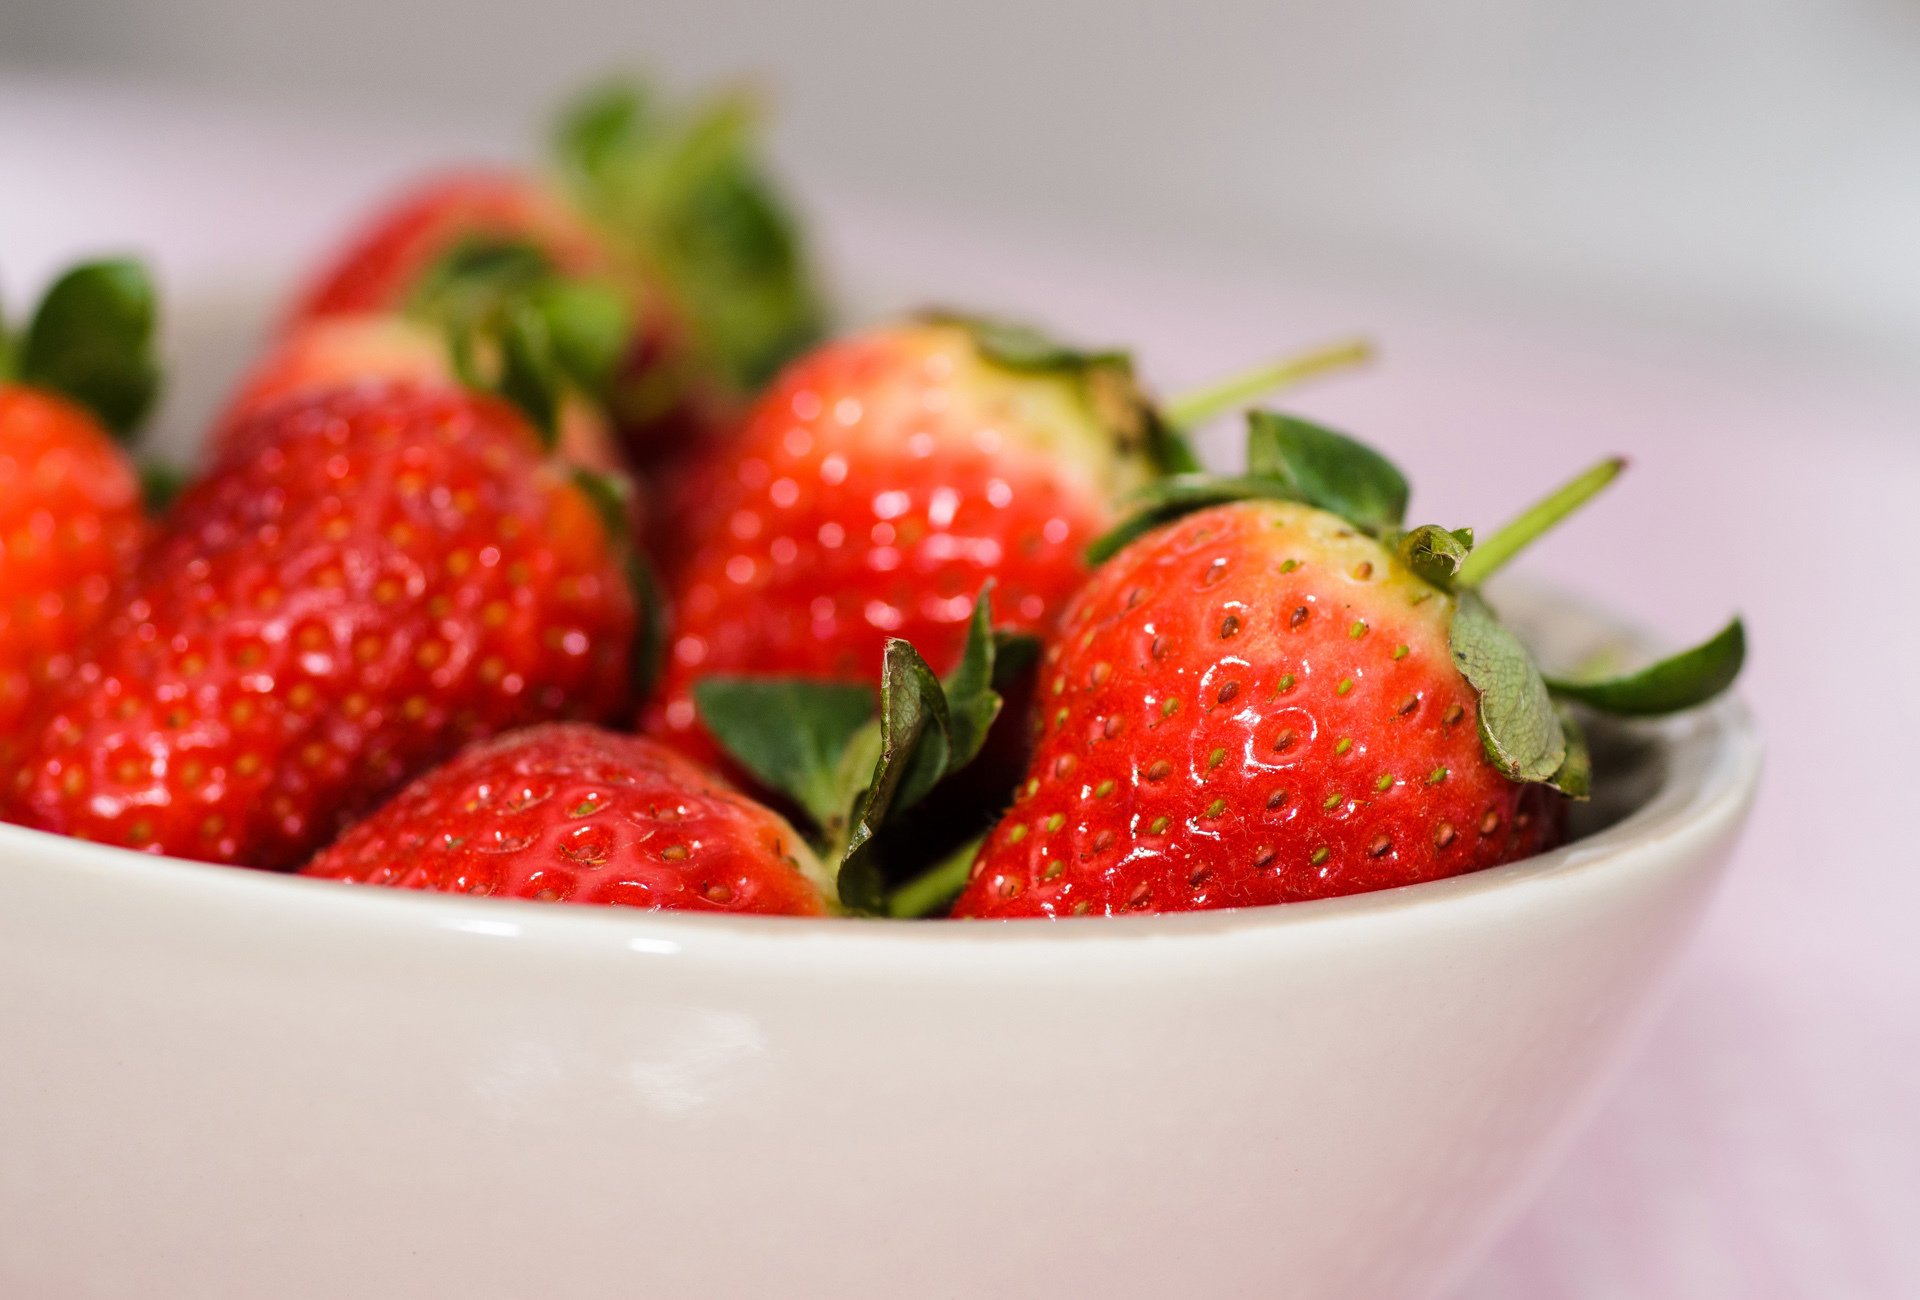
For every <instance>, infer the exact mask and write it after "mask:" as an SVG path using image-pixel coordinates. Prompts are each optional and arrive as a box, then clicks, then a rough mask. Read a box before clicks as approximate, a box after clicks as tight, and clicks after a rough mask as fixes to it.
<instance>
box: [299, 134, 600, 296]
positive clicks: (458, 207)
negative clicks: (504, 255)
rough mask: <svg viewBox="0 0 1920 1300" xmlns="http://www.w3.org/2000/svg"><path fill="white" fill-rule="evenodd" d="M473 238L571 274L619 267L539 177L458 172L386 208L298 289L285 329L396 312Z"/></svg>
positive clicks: (594, 234)
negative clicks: (523, 251) (517, 248)
mask: <svg viewBox="0 0 1920 1300" xmlns="http://www.w3.org/2000/svg"><path fill="white" fill-rule="evenodd" d="M473 240H485V241H488V242H508V241H511V242H517V243H524V244H527V245H529V246H531V247H533V248H537V249H539V250H540V251H541V252H542V253H543V254H544V255H545V256H546V257H547V258H548V259H549V260H550V261H551V262H552V264H553V265H554V266H555V267H556V268H557V269H558V270H559V271H560V272H561V273H562V274H565V275H570V276H580V277H589V276H596V275H604V274H607V273H608V272H610V271H611V270H612V268H613V255H612V252H611V250H610V249H609V248H608V247H607V245H606V243H605V241H603V240H602V239H601V237H600V236H599V234H598V233H597V232H596V231H595V230H594V229H593V228H592V227H591V226H590V225H588V224H587V223H586V221H585V220H584V219H582V218H581V217H580V216H579V215H578V214H577V213H575V212H574V211H573V210H572V208H571V207H569V206H568V205H567V204H566V203H564V202H563V201H562V200H561V199H560V198H559V197H558V196H557V195H555V194H554V193H553V192H551V191H550V190H549V189H548V188H547V187H546V186H544V185H542V184H540V183H539V182H538V181H536V180H534V179H533V178H531V177H528V176H522V175H519V174H517V173H514V172H507V171H485V170H474V171H465V172H453V173H449V174H447V175H444V176H436V177H431V178H429V179H427V180H425V181H422V182H420V183H419V184H417V185H415V186H414V187H412V188H411V189H409V190H407V191H405V192H404V193H402V194H401V195H399V196H398V197H397V198H395V199H394V200H392V201H391V202H389V203H388V204H387V205H386V206H385V207H383V208H381V209H380V210H379V211H378V212H377V213H376V214H375V215H374V217H373V218H372V219H371V220H370V221H368V222H367V223H366V225H365V226H364V227H363V228H362V229H360V230H359V231H357V232H356V233H355V234H354V235H353V236H352V237H351V238H350V239H348V240H347V242H346V244H345V245H344V246H343V247H342V248H341V249H340V250H339V251H338V252H336V253H335V254H334V255H333V257H332V258H331V259H330V260H329V261H328V262H327V263H326V264H325V265H324V266H322V267H321V269H320V270H319V272H318V273H316V274H315V275H314V277H313V279H312V281H311V283H309V284H308V285H307V286H306V288H304V289H303V290H301V292H300V293H299V295H298V297H297V299H296V301H295V305H294V308H293V311H292V312H291V313H290V314H289V319H288V323H289V325H291V326H298V325H304V324H307V323H309V322H312V321H315V320H320V319H324V318H328V317H334V316H360V315H386V314H393V313H397V312H399V311H401V310H402V309H403V308H404V307H405V306H406V304H407V302H408V300H409V299H410V298H411V297H412V296H413V293H414V290H415V289H417V288H418V287H419V286H420V283H421V282H422V281H423V280H425V279H426V278H427V277H428V275H429V273H430V272H431V271H432V269H433V268H434V266H435V265H436V264H438V263H439V262H440V261H441V259H443V258H444V257H446V256H447V254H449V253H450V252H452V251H453V250H454V249H456V248H458V247H459V246H460V245H461V244H463V243H467V242H469V241H473Z"/></svg>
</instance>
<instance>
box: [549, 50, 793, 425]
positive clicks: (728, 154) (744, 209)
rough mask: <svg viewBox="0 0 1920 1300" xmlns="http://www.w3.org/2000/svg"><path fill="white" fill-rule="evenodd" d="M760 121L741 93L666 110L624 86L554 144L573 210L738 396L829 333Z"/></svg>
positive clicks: (592, 98)
mask: <svg viewBox="0 0 1920 1300" xmlns="http://www.w3.org/2000/svg"><path fill="white" fill-rule="evenodd" d="M758 118H759V113H758V111H757V107H756V105H755V104H754V102H753V101H752V99H751V97H749V96H747V95H744V94H733V95H727V96H722V97H719V98H716V99H713V100H710V101H708V102H706V103H703V104H697V105H692V106H687V105H678V104H667V103H663V102H662V101H661V100H660V99H659V97H657V96H655V95H654V94H652V93H651V92H650V91H649V89H648V88H647V87H646V86H645V85H644V84H642V83H641V82H639V81H637V80H622V81H619V82H616V83H614V84H610V85H607V86H604V87H602V88H600V89H598V90H596V91H594V92H592V93H590V94H588V95H587V96H585V97H584V98H582V99H581V100H580V101H579V102H577V103H576V104H575V105H574V106H573V107H572V108H571V110H570V111H568V112H567V113H566V114H565V115H564V117H563V119H562V122H561V127H560V130H559V133H558V138H557V144H556V152H557V155H558V161H559V164H560V168H561V171H562V174H563V178H564V180H565V182H566V184H567V186H568V188H569V190H570V191H571V193H572V194H573V196H574V199H575V201H576V202H577V203H578V204H579V205H580V207H581V208H582V209H583V210H584V211H585V212H586V213H587V214H588V215H589V216H590V217H591V218H593V219H594V220H595V221H596V222H598V223H599V224H600V226H601V227H602V228H603V229H605V230H607V231H608V232H610V234H611V235H612V236H613V237H614V238H615V239H616V240H617V241H618V242H619V243H620V244H621V245H622V246H623V247H624V248H625V249H626V250H627V251H628V253H629V255H630V256H631V257H632V258H633V259H634V260H635V261H636V262H638V263H639V264H640V265H642V266H643V267H644V268H646V270H648V271H649V272H650V273H652V274H653V275H655V276H657V277H658V278H659V280H660V281H661V282H662V283H663V285H664V287H665V288H666V290H667V291H668V292H669V293H671V294H672V295H673V297H674V299H675V304H676V306H677V307H678V309H679V310H680V312H681V313H683V314H684V315H685V317H686V318H687V320H688V321H689V322H690V323H691V325H692V326H693V332H694V335H695V338H696V347H697V351H698V352H699V353H700V354H701V355H702V358H703V359H704V360H705V361H706V362H707V363H709V364H710V365H712V366H713V367H715V368H716V369H717V370H718V372H719V373H720V374H721V375H722V377H723V378H725V379H726V381H727V382H728V383H729V384H730V385H731V386H732V387H733V388H734V389H736V390H737V391H739V392H743V393H745V392H753V391H756V390H757V389H758V388H759V387H760V386H761V385H763V384H764V383H765V382H766V381H767V379H769V378H770V377H771V376H772V375H773V373H774V372H775V371H776V370H778V369H779V368H780V367H781V366H782V365H784V364H785V363H786V362H787V361H788V360H790V359H791V358H792V357H794V356H795V355H797V354H798V353H799V352H801V351H803V350H804V349H806V348H807V347H810V346H811V345H812V344H813V343H815V342H816V341H817V340H818V339H819V338H820V336H821V334H822V332H823V330H824V328H825V324H826V310H825V307H824V305H823V303H824V299H823V297H822V295H821V292H820V289H819V286H818V283H817V281H816V278H815V275H814V271H813V268H812V266H811V265H810V263H809V261H808V259H807V257H806V254H805V249H804V246H803V241H802V239H801V236H800V233H799V228H798V223H797V221H796V220H795V218H794V215H793V213H792V211H791V210H790V208H789V207H788V205H787V202H786V200H785V198H784V197H783V196H782V195H781V193H780V191H779V188H778V186H776V185H775V184H774V182H773V180H772V179H771V178H770V177H769V176H768V174H767V172H766V169H765V168H764V166H763V165H762V164H761V162H760V159H759V156H758V150H757V147H756V140H755V135H756V133H757V127H758Z"/></svg>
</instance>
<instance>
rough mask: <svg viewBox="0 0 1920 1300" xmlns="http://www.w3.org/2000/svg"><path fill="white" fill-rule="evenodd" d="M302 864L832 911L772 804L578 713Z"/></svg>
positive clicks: (508, 891) (813, 869)
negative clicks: (579, 719) (575, 720)
mask: <svg viewBox="0 0 1920 1300" xmlns="http://www.w3.org/2000/svg"><path fill="white" fill-rule="evenodd" d="M304 874H306V875H310V876H317V877H321V878H325V879H330V880H344V881H351V882H355V883H358V884H367V885H384V886H388V887H390V888H395V889H417V890H430V891H435V892H439V893H453V894H478V895H489V896H493V897H497V898H524V899H533V900H538V901H544V902H569V903H600V904H613V905H616V906H624V907H641V908H650V909H673V910H685V911H701V912H751V913H760V914H763V915H784V916H819V915H822V914H824V913H825V912H826V911H827V906H826V901H825V898H824V896H823V894H822V892H821V889H820V886H819V884H818V883H817V882H818V881H819V879H820V871H819V865H818V863H817V862H816V861H815V860H814V857H813V853H812V851H811V850H810V849H809V848H808V847H807V846H806V844H805V842H804V841H802V840H801V838H800V836H799V835H798V834H796V833H795V832H794V829H793V828H792V827H791V826H789V825H788V824H787V822H786V821H785V819H783V818H782V817H781V816H780V815H779V814H777V813H775V812H773V811H772V810H771V809H768V808H767V807H765V806H764V805H762V804H759V803H756V802H754V801H753V800H751V799H749V798H747V797H746V796H744V795H742V794H740V793H739V792H737V791H735V790H733V789H732V788H730V787H728V786H727V785H726V784H725V783H724V782H722V781H720V780H718V779H717V778H716V777H714V776H713V774H712V773H710V772H708V771H706V770H704V769H702V768H700V767H698V766H696V765H695V764H693V763H691V762H689V761H688V760H686V759H684V758H682V757H681V756H679V755H678V754H676V753H674V752H673V751H672V750H669V749H667V748H666V747H665V746H662V745H660V744H658V743H656V742H654V741H651V740H647V739H644V738H642V737H638V736H623V735H616V734H614V733H612V732H609V731H604V730H601V729H599V728H596V727H590V726H585V725H582V724H570V723H555V724H549V725H546V726H541V727H533V728H529V729H527V730H524V731H519V732H515V733H513V734H511V735H507V736H501V737H498V738H496V739H494V740H491V741H487V742H484V743H482V744H479V745H476V746H474V747H473V748H471V749H469V750H467V751H466V752H465V753H463V754H461V755H460V756H459V757H457V758H455V759H454V760H453V761H451V762H449V763H448V764H446V765H445V766H444V767H441V768H438V769H436V770H434V771H432V772H430V773H428V774H427V775H425V776H423V777H421V778H420V779H419V780H417V781H415V782H414V783H413V784H412V785H410V786H408V787H407V788H406V789H405V790H404V791H402V792H401V793H400V794H399V795H398V796H397V797H396V798H395V799H394V800H393V801H392V802H391V803H389V804H387V805H386V806H385V807H384V808H382V809H380V810H379V811H378V812H375V813H374V814H373V815H372V816H370V817H368V818H366V819H365V820H363V821H361V822H359V823H357V824H355V825H354V826H352V827H351V828H349V829H348V830H347V832H346V833H345V834H344V835H343V836H341V838H340V840H339V841H338V842H337V843H335V844H334V845H333V846H332V847H331V848H329V849H327V850H326V851H324V852H322V853H321V854H320V855H319V856H318V857H316V858H315V859H314V860H313V862H312V863H311V864H309V865H308V866H307V867H306V868H305V869H304Z"/></svg>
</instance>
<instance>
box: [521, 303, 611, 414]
mask: <svg viewBox="0 0 1920 1300" xmlns="http://www.w3.org/2000/svg"><path fill="white" fill-rule="evenodd" d="M532 304H533V308H534V310H535V311H536V312H538V313H539V316H540V319H541V321H542V322H543V323H544V324H545V325H546V331H547V338H548V339H549V341H550V343H551V346H552V349H553V360H554V363H555V365H556V366H558V368H559V370H560V372H561V373H562V374H564V375H565V376H566V377H567V378H568V379H569V380H570V381H571V382H572V383H573V384H574V385H575V386H576V387H578V388H579V389H580V390H581V391H582V392H584V393H586V394H587V395H589V396H590V397H593V398H596V399H601V400H604V399H605V397H606V396H607V393H608V390H609V389H610V388H611V386H612V384H613V379H614V375H615V373H616V372H617V371H618V369H619V367H620V363H621V361H622V360H624V359H625V357H626V355H627V349H628V344H629V341H630V340H631V339H632V338H633V330H634V322H633V313H632V312H631V311H630V310H629V309H628V307H627V304H626V301H625V300H624V299H623V298H622V297H621V296H620V295H619V294H618V293H616V292H615V291H614V290H613V289H611V288H610V287H608V286H606V285H599V284H589V283H585V282H581V281H574V280H558V281H555V282H553V283H550V284H547V285H545V286H543V287H541V288H540V289H538V290H536V291H535V292H534V294H533V296H532Z"/></svg>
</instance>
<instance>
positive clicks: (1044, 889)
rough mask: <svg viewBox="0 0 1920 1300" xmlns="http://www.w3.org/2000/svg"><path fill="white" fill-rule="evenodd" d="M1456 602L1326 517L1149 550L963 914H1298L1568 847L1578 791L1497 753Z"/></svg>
mask: <svg viewBox="0 0 1920 1300" xmlns="http://www.w3.org/2000/svg"><path fill="white" fill-rule="evenodd" d="M1450 606H1451V598H1450V597H1449V596H1447V595H1445V594H1444V593H1442V592H1440V591H1438V590H1437V589H1435V588H1433V587H1430V586H1428V585H1427V584H1425V583H1424V582H1422V581H1420V580H1419V579H1418V578H1416V577H1414V576H1413V575H1412V574H1411V573H1409V572H1408V571H1407V570H1406V569H1405V568H1404V567H1403V566H1401V564H1400V563H1399V561H1398V559H1397V558H1396V557H1395V556H1394V555H1393V554H1392V553H1391V552H1390V551H1388V550H1387V549H1386V548H1384V547H1382V546H1380V545H1379V544H1378V543H1376V542H1374V541H1373V540H1371V539H1369V538H1366V537H1363V536H1360V535H1359V534H1357V533H1355V532H1354V531H1353V530H1352V529H1350V528H1348V527H1347V526H1346V525H1345V524H1344V523H1343V522H1342V521H1340V520H1339V519H1337V518H1335V517H1334V516H1332V515H1328V514H1325V513H1322V512H1320V511H1315V510H1311V509H1309V508H1307V507H1304V506H1297V505H1292V504H1285V503H1279V502H1238V503H1235V504H1231V505H1224V506H1216V507H1213V508H1211V509H1208V510H1204V511H1201V512H1199V513H1197V514H1194V515H1191V516H1189V517H1188V518H1186V519H1184V520H1181V521H1180V522H1178V523H1176V524H1173V525H1171V526H1168V527H1166V528H1163V529H1160V530H1159V531H1157V532H1154V533H1151V534H1148V535H1147V536H1146V537H1144V538H1142V539H1141V540H1139V541H1136V542H1135V543H1133V544H1132V545H1131V546H1129V547H1128V548H1127V549H1125V550H1124V551H1122V552H1121V553H1120V554H1119V555H1117V556H1115V557H1114V558H1113V559H1112V560H1110V561H1109V562H1108V563H1107V564H1105V565H1104V566H1102V568H1101V569H1100V570H1099V572H1098V573H1097V574H1096V575H1095V577H1094V579H1093V580H1092V581H1091V582H1090V583H1089V584H1088V585H1087V587H1086V589H1085V590H1084V591H1083V592H1081V593H1080V595H1079V596H1078V597H1077V598H1076V599H1075V600H1074V602H1073V605H1072V607H1071V608H1070V609H1069V611H1068V612H1067V614H1066V616H1065V618H1064V619H1063V621H1062V626H1061V630H1060V632H1059V634H1058V636H1057V637H1056V638H1055V640H1054V642H1053V644H1052V645H1051V646H1050V647H1049V648H1048V651H1047V655H1046V659H1045V662H1044V667H1043V671H1042V676H1041V681H1040V696H1039V701H1038V710H1037V716H1036V723H1037V726H1038V727H1039V729H1040V731H1041V735H1040V739H1039V741H1038V745H1037V748H1036V751H1035V754H1034V758H1033V762H1032V766H1031V768H1030V772H1029V780H1028V781H1027V783H1026V784H1024V785H1023V786H1022V787H1021V789H1020V792H1019V796H1018V799H1017V802H1016V803H1015V805H1014V806H1013V808H1012V809H1011V810H1010V811H1009V812H1008V813H1007V815H1006V817H1005V819H1004V820H1003V821H1002V822H1001V824H1000V825H999V826H998V827H996V828H995V830H994V831H993V833H992V835H991V836H990V838H989V839H988V842H987V844H986V846H985V847H984V849H983V850H982V852H981V854H980V857H979V859H978V861H977V862H976V863H975V866H974V871H973V875H972V877H971V879H970V880H969V883H968V885H967V887H966V890H965V891H964V892H963V894H962V895H961V897H960V899H959V902H958V903H957V905H956V906H955V908H954V914H955V915H956V916H966V917H1011V916H1067V915H1082V914H1089V913H1091V914H1095V915H1103V914H1113V913H1120V912H1130V911H1159V912H1165V911H1187V910H1198V909H1205V908H1219V907H1244V906H1254V905H1260V904H1267V903H1283V902H1292V901H1296V900H1301V899H1310V898H1322V897H1328V896H1332V895H1339V894H1352V893H1359V892H1363V891H1367V890H1375V889H1385V888H1390V887H1393V886H1396V885H1405V884H1412V883H1415V882H1418V881H1423V880H1432V879H1436V878H1439V877H1443V876H1452V875H1457V874H1460V873H1462V872H1467V871H1475V870H1479V869H1481V868H1484V867H1489V866H1494V865H1496V864H1498V863H1502V862H1508V861H1512V860H1514V859H1517V858H1521V857H1526V856H1528V855H1530V854H1533V853H1538V852H1541V851H1543V850H1545V849H1547V848H1550V847H1552V846H1553V845H1554V844H1555V843H1557V842H1558V841H1559V839H1560V838H1561V836H1562V835H1563V833H1564V810H1563V805H1564V800H1562V799H1561V798H1560V796H1558V795H1557V794H1554V793H1553V792H1551V791H1549V790H1546V789H1545V788H1544V787H1541V786H1523V785H1519V784H1516V783H1514V782H1511V781H1509V780H1507V779H1506V778H1505V777H1504V776H1502V775H1501V774H1500V773H1499V772H1498V771H1497V770H1496V769H1495V768H1494V767H1493V766H1492V764H1491V763H1490V762H1489V761H1488V760H1487V758H1486V756H1485V753H1484V751H1483V749H1482V746H1481V741H1480V737H1479V734H1478V730H1477V723H1476V697H1475V695H1474V692H1473V691H1472V689H1471V688H1470V687H1469V686H1468V685H1467V683H1466V681H1465V679H1463V678H1462V677H1461V676H1460V675H1459V673H1458V672H1457V670H1455V668H1454V667H1453V664H1452V661H1451V657H1450V655H1449V651H1448V643H1447V628H1448V626H1449V622H1450Z"/></svg>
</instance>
